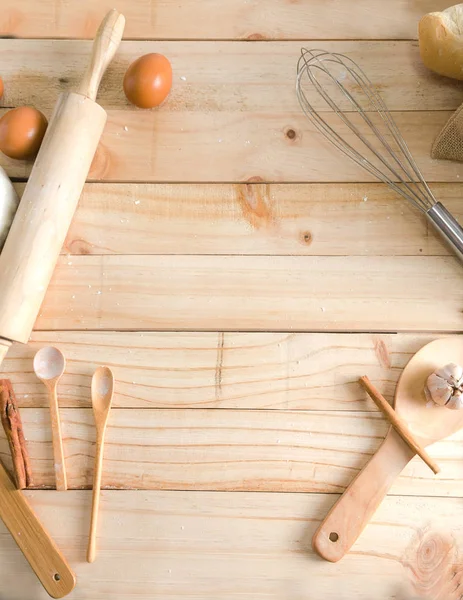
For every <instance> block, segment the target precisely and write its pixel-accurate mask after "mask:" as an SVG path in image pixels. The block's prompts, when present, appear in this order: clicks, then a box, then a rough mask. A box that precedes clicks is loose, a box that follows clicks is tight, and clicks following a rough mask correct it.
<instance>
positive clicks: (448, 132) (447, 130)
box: [431, 104, 463, 162]
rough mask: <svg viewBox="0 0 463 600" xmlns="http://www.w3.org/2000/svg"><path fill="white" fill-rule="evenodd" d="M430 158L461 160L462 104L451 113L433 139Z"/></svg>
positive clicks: (462, 146) (462, 157)
mask: <svg viewBox="0 0 463 600" xmlns="http://www.w3.org/2000/svg"><path fill="white" fill-rule="evenodd" d="M431 158H440V159H441V160H460V161H462V162H463V104H462V105H461V106H460V108H458V109H457V111H456V112H455V113H453V115H452V116H451V117H450V119H449V120H448V121H447V123H446V124H445V127H444V129H443V130H442V131H441V132H440V133H439V135H438V136H437V138H436V139H435V141H434V144H433V145H432V149H431Z"/></svg>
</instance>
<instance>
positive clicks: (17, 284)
mask: <svg viewBox="0 0 463 600" xmlns="http://www.w3.org/2000/svg"><path fill="white" fill-rule="evenodd" d="M124 25H125V19H124V17H123V16H122V15H120V14H119V13H118V12H117V11H116V10H112V11H110V12H109V13H108V14H107V15H106V17H105V18H104V20H103V21H102V23H101V25H100V27H99V29H98V32H97V34H96V37H95V41H94V43H93V50H92V56H91V59H90V63H89V66H88V69H87V71H86V73H85V75H84V77H83V79H82V82H81V84H80V87H79V89H78V90H77V92H71V93H64V94H62V95H61V96H60V97H59V99H58V102H57V104H56V106H55V109H54V111H53V114H52V116H51V119H50V124H49V125H48V129H47V132H46V134H45V137H44V139H43V142H42V146H41V147H40V150H39V153H38V155H37V158H36V160H35V163H34V166H33V168H32V172H31V175H30V177H29V181H28V183H27V186H26V189H25V191H24V194H23V197H22V199H21V201H20V203H19V207H18V210H17V212H16V216H15V218H14V220H13V224H12V226H11V229H10V232H9V234H8V237H7V239H6V242H5V245H4V247H3V250H2V252H1V254H0V290H1V294H0V365H1V363H2V361H3V359H4V358H5V355H6V354H7V352H8V348H9V347H10V345H11V343H12V342H22V343H24V344H26V343H27V342H28V340H29V336H30V334H31V332H32V328H33V326H34V323H35V319H36V317H37V315H38V313H39V310H40V307H41V305H42V302H43V299H44V296H45V292H46V291H47V287H48V284H49V283H50V279H51V276H52V274H53V270H54V268H55V265H56V262H57V260H58V256H59V254H60V251H61V248H62V246H63V243H64V241H65V238H66V235H67V232H68V230H69V226H70V224H71V220H72V217H73V215H74V212H75V210H76V208H77V203H78V201H79V197H80V194H81V192H82V189H83V187H84V183H85V179H86V177H87V175H88V171H89V169H90V165H91V163H92V160H93V157H94V155H95V152H96V149H97V146H98V142H99V140H100V137H101V134H102V132H103V128H104V126H105V123H106V112H105V111H104V110H103V108H102V107H101V106H99V105H98V104H97V103H96V102H95V99H96V94H97V91H98V87H99V85H100V81H101V78H102V76H103V73H104V72H105V70H106V67H107V66H108V65H109V63H110V62H111V60H112V58H113V57H114V54H115V53H116V50H117V48H118V46H119V43H120V41H121V39H122V33H123V31H124ZM0 517H1V518H2V520H3V521H4V523H5V525H6V526H7V527H8V529H9V530H10V532H11V534H12V535H13V538H14V539H15V541H16V542H17V544H18V546H19V547H20V548H21V550H22V552H23V554H24V555H25V557H26V558H27V560H28V561H29V563H30V565H31V567H32V568H33V569H34V571H35V573H36V574H37V576H38V578H39V579H40V581H41V583H42V585H43V586H44V588H45V589H46V591H47V592H48V594H49V595H50V596H52V597H53V598H62V597H63V596H65V595H66V594H68V593H69V592H70V591H71V590H72V589H73V588H74V586H75V577H74V574H73V573H72V571H71V569H70V567H69V565H68V564H67V563H66V561H65V559H64V558H63V557H62V556H61V554H60V552H59V550H58V548H57V547H56V546H55V545H54V543H53V542H52V540H51V539H50V537H49V535H48V534H47V532H46V531H45V530H44V529H43V527H42V525H41V524H40V522H39V521H38V519H37V517H36V516H35V515H34V513H33V512H32V509H31V508H30V506H29V505H28V504H27V501H26V499H25V497H24V496H23V495H22V493H21V492H19V491H18V490H15V489H14V486H13V485H12V484H11V482H9V478H8V475H7V473H6V471H5V469H4V467H3V466H2V464H1V463H0Z"/></svg>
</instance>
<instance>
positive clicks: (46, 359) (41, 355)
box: [34, 346, 68, 491]
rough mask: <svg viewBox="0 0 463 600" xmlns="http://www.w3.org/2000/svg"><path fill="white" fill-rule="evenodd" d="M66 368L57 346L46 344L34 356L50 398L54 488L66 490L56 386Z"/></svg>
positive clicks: (36, 369)
mask: <svg viewBox="0 0 463 600" xmlns="http://www.w3.org/2000/svg"><path fill="white" fill-rule="evenodd" d="M65 368H66V359H65V358H64V354H63V353H62V352H61V350H58V348H54V347H53V346H47V347H46V348H41V349H40V350H39V351H38V352H37V354H36V355H35V357H34V371H35V374H36V375H37V377H38V378H39V379H40V381H42V383H43V384H44V385H45V387H46V388H47V390H48V397H49V400H50V417H51V434H52V439H53V456H54V463H55V479H56V489H57V490H59V491H66V490H67V489H68V486H67V478H66V467H65V464H64V451H63V438H62V436H61V423H60V419H59V406H58V396H57V393H56V388H57V386H58V381H59V380H60V379H61V377H62V376H63V373H64V369H65Z"/></svg>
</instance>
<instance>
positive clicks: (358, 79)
mask: <svg viewBox="0 0 463 600" xmlns="http://www.w3.org/2000/svg"><path fill="white" fill-rule="evenodd" d="M335 69H338V71H339V70H340V72H339V73H338V74H337V73H336V71H335ZM304 75H306V76H307V78H308V80H309V83H310V84H311V86H312V87H313V89H314V90H315V91H316V92H318V94H319V96H320V97H321V98H322V99H323V100H324V101H325V103H326V105H327V106H328V107H329V108H330V109H331V110H332V112H333V113H334V114H335V115H336V116H337V117H338V118H339V120H340V122H341V123H343V124H344V125H345V126H346V127H347V128H348V130H350V131H351V132H352V133H353V134H354V136H355V138H354V140H355V139H357V140H359V141H360V142H361V144H363V147H364V148H365V149H366V150H367V151H368V153H369V156H370V157H371V158H372V159H374V160H375V162H378V163H379V165H382V166H383V167H385V168H386V172H385V171H384V170H383V169H382V168H381V167H378V166H377V165H376V164H375V162H372V160H370V158H368V157H367V156H365V155H364V154H362V153H361V152H359V151H358V150H357V149H356V147H354V145H353V143H351V142H350V141H348V139H346V137H344V135H343V134H342V133H340V132H339V131H338V130H336V129H335V128H334V127H333V126H332V125H331V124H330V122H329V118H326V117H324V116H323V115H329V113H327V112H326V111H324V112H323V111H321V110H317V109H316V108H315V106H314V104H313V103H312V102H310V101H309V98H308V95H307V93H306V88H305V87H304V86H303V78H304ZM322 77H324V78H325V79H326V80H327V82H325V83H324V82H323V81H322V80H321V78H322ZM327 84H328V85H327ZM348 85H349V87H348ZM333 88H334V92H335V94H336V95H337V96H338V97H339V96H340V98H341V100H346V101H347V103H348V109H347V110H346V109H344V108H342V107H341V106H340V102H339V98H338V99H336V98H335V97H334V94H333V93H332V91H333ZM296 94H297V97H298V99H299V102H300V105H301V108H302V110H303V112H304V113H305V114H306V116H307V117H309V118H310V119H311V120H312V122H313V123H314V124H315V126H316V127H317V128H318V129H319V130H320V131H321V132H322V133H323V134H324V135H325V136H326V137H327V138H328V139H329V140H330V141H331V142H332V143H333V144H334V145H335V146H336V147H337V148H338V149H339V150H341V151H342V152H343V153H344V154H346V155H347V156H349V158H351V159H352V160H354V161H355V162H356V163H357V164H359V165H360V166H362V167H363V168H364V169H366V170H367V171H368V172H369V173H370V174H371V175H373V176H374V177H376V178H377V179H379V180H380V181H382V182H384V183H386V184H387V185H389V186H390V187H391V188H392V189H393V190H395V191H396V192H397V193H398V194H400V195H401V196H403V197H404V198H406V199H407V200H408V201H410V202H411V203H412V204H414V205H415V206H416V207H417V208H418V209H419V210H421V211H422V212H427V211H428V210H429V209H430V208H431V207H432V206H433V205H434V204H435V203H436V199H435V197H434V195H433V193H432V192H431V190H430V188H429V186H428V184H427V183H426V181H425V180H424V178H423V175H422V174H421V171H420V170H419V168H418V166H417V165H416V163H415V161H414V159H413V157H412V155H411V152H410V150H409V148H408V146H407V144H406V142H405V140H404V139H403V137H402V136H401V134H400V131H399V129H398V127H397V125H396V123H395V121H394V119H393V118H392V115H391V114H390V112H389V110H388V109H387V107H386V105H385V103H384V101H383V99H382V97H381V96H380V94H379V93H378V92H377V91H376V89H375V88H374V86H373V84H372V83H371V81H370V79H369V78H368V77H367V75H366V74H365V73H364V71H363V70H362V69H361V68H360V67H359V66H358V65H357V64H356V63H355V62H354V61H353V60H352V59H351V58H349V57H347V56H344V55H342V54H338V53H330V52H327V51H324V50H317V49H314V50H307V49H305V48H303V49H302V51H301V57H300V58H299V61H298V65H297V78H296ZM365 102H366V104H365V106H364V105H363V104H364V103H365ZM355 115H357V117H359V123H356V121H355V120H354V117H355ZM375 117H376V121H377V122H375ZM378 117H379V119H378ZM362 128H363V129H364V130H363V129H362ZM382 128H384V130H385V132H386V133H384V132H383V131H382ZM372 134H373V135H372ZM370 138H371V139H370ZM378 142H379V144H378ZM394 146H395V147H396V148H397V149H395V148H394Z"/></svg>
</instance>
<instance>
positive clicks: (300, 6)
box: [0, 0, 448, 40]
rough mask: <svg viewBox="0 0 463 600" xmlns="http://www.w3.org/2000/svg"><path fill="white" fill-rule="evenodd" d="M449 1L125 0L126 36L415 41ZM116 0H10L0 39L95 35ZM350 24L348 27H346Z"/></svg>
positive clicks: (5, 7)
mask: <svg viewBox="0 0 463 600" xmlns="http://www.w3.org/2000/svg"><path fill="white" fill-rule="evenodd" d="M447 6H448V2H446V1H444V0H421V1H420V2H414V3H411V2H407V1H406V0H390V1H389V2H388V9H387V15H386V14H385V12H384V8H383V7H384V5H383V3H382V2H381V0H373V1H372V0H357V1H356V2H354V3H352V2H349V0H340V1H337V2H336V3H335V4H333V5H332V4H331V3H330V4H329V5H327V4H326V2H323V1H322V0H311V1H310V2H301V3H298V2H282V1H281V0H266V2H265V4H262V3H260V2H256V1H253V2H249V1H248V0H208V1H206V2H205V1H203V2H197V1H196V0H183V1H182V2H181V3H180V2H176V1H175V0H160V1H156V2H153V1H152V0H137V2H133V1H131V0H120V1H119V2H118V5H117V7H118V9H119V10H120V11H121V12H122V13H123V14H124V15H125V16H126V20H127V24H126V28H125V32H124V34H125V37H127V38H140V39H151V38H161V39H166V38H168V39H185V38H189V39H221V38H222V39H223V38H226V39H230V38H238V39H257V40H259V39H291V38H292V39H307V38H308V37H309V38H314V39H324V38H335V39H342V38H354V39H356V38H368V39H370V38H373V39H374V38H394V39H398V38H413V39H414V38H416V37H417V24H418V20H419V19H420V18H421V16H422V15H423V14H425V13H427V12H431V11H435V10H443V9H444V8H446V7H447ZM112 7H113V4H112V2H111V0H100V1H99V2H98V3H95V2H94V1H92V0H82V1H81V2H78V3H75V2H62V1H61V0H41V2H34V1H33V0H22V1H21V3H18V2H15V1H14V0H4V3H3V6H2V14H1V16H0V34H2V35H13V36H18V37H37V38H42V37H86V38H88V37H93V35H94V33H95V31H96V28H97V27H98V24H99V22H100V21H101V19H102V18H103V16H104V14H105V12H106V11H107V10H109V9H110V8H112ZM347 24H348V25H347Z"/></svg>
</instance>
